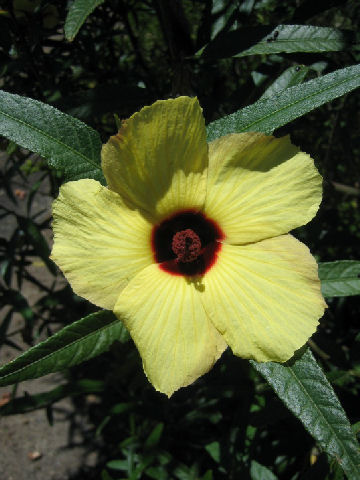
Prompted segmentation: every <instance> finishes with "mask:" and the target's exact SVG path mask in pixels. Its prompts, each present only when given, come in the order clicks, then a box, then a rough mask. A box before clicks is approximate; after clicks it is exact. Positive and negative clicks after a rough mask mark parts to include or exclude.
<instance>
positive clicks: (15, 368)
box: [0, 310, 128, 386]
mask: <svg viewBox="0 0 360 480" xmlns="http://www.w3.org/2000/svg"><path fill="white" fill-rule="evenodd" d="M127 335H128V334H127V331H126V329H125V327H124V326H123V324H122V323H121V322H120V320H118V319H117V318H116V317H115V316H114V314H113V313H112V312H109V311H106V310H102V311H100V312H97V313H93V314H91V315H88V316H87V317H84V318H82V319H81V320H78V321H77V322H74V323H72V324H71V325H68V326H67V327H65V328H63V329H62V330H60V331H59V332H58V333H56V334H55V335H53V336H52V337H50V338H48V339H47V340H45V341H44V342H41V343H39V344H38V345H36V346H35V347H32V348H30V349H29V350H27V351H26V352H25V353H23V354H22V355H20V357H17V358H15V360H13V361H12V362H10V363H8V364H6V365H4V366H2V367H1V368H0V386H4V385H11V384H13V383H15V382H21V381H23V380H29V379H32V378H38V377H41V376H43V375H47V374H48V373H52V372H57V371H59V370H63V369H65V368H68V367H71V366H73V365H77V364H79V363H81V362H83V361H85V360H89V359H90V358H93V357H95V356H97V355H99V354H100V353H102V352H104V351H106V350H108V349H109V347H110V345H111V344H112V343H113V342H114V341H115V340H119V341H124V340H126V339H127V338H128V336H127Z"/></svg>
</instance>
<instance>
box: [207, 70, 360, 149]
mask: <svg viewBox="0 0 360 480" xmlns="http://www.w3.org/2000/svg"><path fill="white" fill-rule="evenodd" d="M359 86H360V65H354V66H352V67H346V68H343V69H341V70H336V71H335V72H332V73H328V74H327V75H324V76H323V77H320V78H316V79H313V80H309V81H308V82H305V83H303V84H301V85H297V86H296V87H291V88H287V89H286V90H284V91H283V92H281V93H279V94H277V95H273V96H272V97H270V98H265V99H261V100H258V101H257V102H255V103H254V104H252V105H249V106H248V107H245V108H243V109H241V110H238V111H237V112H235V113H232V114H231V115H227V116H226V117H223V118H220V119H219V120H215V122H212V123H210V124H209V125H208V127H207V133H208V141H211V140H214V139H215V138H217V137H221V136H223V135H227V134H229V133H239V132H246V131H257V132H263V133H266V134H271V133H273V132H274V130H276V129H277V128H279V127H282V126H283V125H286V124H287V123H289V122H291V121H292V120H295V118H298V117H301V116H302V115H305V114H306V113H308V112H311V110H314V109H315V108H318V107H320V105H323V104H324V103H327V102H330V101H331V100H334V99H335V98H338V97H341V96H342V95H345V93H348V92H350V91H351V90H354V89H355V88H358V87H359Z"/></svg>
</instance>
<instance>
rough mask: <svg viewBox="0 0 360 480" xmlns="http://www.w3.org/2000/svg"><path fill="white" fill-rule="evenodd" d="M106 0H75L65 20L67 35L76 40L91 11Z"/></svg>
mask: <svg viewBox="0 0 360 480" xmlns="http://www.w3.org/2000/svg"><path fill="white" fill-rule="evenodd" d="M103 2H104V0H74V2H73V3H72V4H71V6H70V8H69V12H68V14H67V17H66V20H65V37H66V39H67V40H70V41H71V40H74V38H75V37H76V35H77V33H78V31H79V30H80V28H81V26H82V24H83V23H84V22H85V20H86V19H87V17H88V16H89V15H90V13H91V12H92V11H93V10H95V8H96V7H97V6H99V5H100V4H101V3H103Z"/></svg>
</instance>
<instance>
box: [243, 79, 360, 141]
mask: <svg viewBox="0 0 360 480" xmlns="http://www.w3.org/2000/svg"><path fill="white" fill-rule="evenodd" d="M359 76H360V74H356V75H352V76H351V77H347V78H345V79H344V80H341V82H338V83H336V84H335V86H334V84H332V85H330V86H328V87H326V88H324V89H323V90H318V91H316V92H315V93H312V94H310V95H307V96H306V97H302V98H300V99H299V100H297V101H295V102H293V103H288V104H287V105H285V106H284V107H282V108H279V109H278V110H273V111H272V112H270V113H268V114H267V115H265V116H264V117H262V118H260V119H259V120H256V121H255V122H252V123H249V124H248V125H245V126H244V127H243V128H242V129H241V130H240V132H242V131H244V130H245V129H247V128H249V127H252V126H253V125H256V124H258V123H261V122H262V121H264V120H266V119H267V118H269V117H272V116H273V115H276V114H277V113H280V112H282V111H283V110H286V109H287V108H289V107H292V106H294V105H296V104H298V103H300V102H302V101H304V100H308V99H309V98H312V97H315V96H316V95H320V94H321V93H324V92H326V91H327V90H330V89H332V88H335V87H338V86H340V85H341V84H343V83H347V82H349V81H351V80H353V79H354V78H357V77H359ZM290 88H297V87H290ZM276 128H277V127H276Z"/></svg>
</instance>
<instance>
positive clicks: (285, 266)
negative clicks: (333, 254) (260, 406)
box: [201, 235, 326, 362]
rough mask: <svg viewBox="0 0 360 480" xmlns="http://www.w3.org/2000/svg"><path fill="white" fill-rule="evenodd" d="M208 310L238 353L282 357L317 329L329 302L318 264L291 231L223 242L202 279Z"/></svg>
mask: <svg viewBox="0 0 360 480" xmlns="http://www.w3.org/2000/svg"><path fill="white" fill-rule="evenodd" d="M203 281H204V287H205V289H204V294H203V295H202V297H201V298H202V300H203V304H204V308H205V310H206V313H207V314H208V316H209V317H210V319H211V321H212V322H213V324H214V325H215V327H216V328H217V329H218V330H219V332H220V333H221V334H222V335H223V336H224V339H225V340H226V342H227V343H228V345H229V346H230V347H231V349H232V350H233V352H234V353H235V355H238V356H240V357H243V358H252V359H254V360H256V361H258V362H268V361H278V362H284V361H286V360H288V359H289V358H290V357H292V355H293V354H294V352H295V350H297V349H299V348H300V347H302V346H303V345H304V344H305V342H306V341H307V340H308V339H309V337H310V336H311V335H312V334H313V333H314V332H315V330H316V327H317V324H318V319H319V318H320V317H321V316H322V314H323V312H324V308H325V307H326V304H325V302H324V299H323V297H322V295H321V291H320V282H319V278H318V274H317V264H316V261H315V259H314V258H313V257H312V255H311V254H310V252H309V250H308V248H307V247H306V246H305V245H304V244H302V243H301V242H299V241H298V240H296V239H295V238H294V237H292V236H291V235H283V236H280V237H277V238H272V239H268V240H264V241H262V242H259V243H256V244H249V245H245V246H238V245H229V244H224V245H223V246H222V249H221V251H220V254H219V259H218V262H217V263H216V264H215V265H214V266H213V268H212V269H211V270H210V271H209V272H207V274H206V275H205V277H204V279H203Z"/></svg>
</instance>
